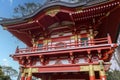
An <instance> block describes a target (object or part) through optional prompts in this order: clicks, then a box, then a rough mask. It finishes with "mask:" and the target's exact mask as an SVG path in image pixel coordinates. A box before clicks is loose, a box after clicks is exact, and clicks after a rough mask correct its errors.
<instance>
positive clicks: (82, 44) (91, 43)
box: [16, 35, 112, 54]
mask: <svg viewBox="0 0 120 80" xmlns="http://www.w3.org/2000/svg"><path fill="white" fill-rule="evenodd" d="M111 44H112V41H111V37H110V36H109V35H108V36H107V37H105V38H98V39H93V40H84V41H74V42H68V43H64V42H62V41H61V42H59V43H58V44H52V43H51V45H45V46H40V47H29V48H20V49H19V48H17V49H16V54H24V53H31V52H32V53H34V52H38V51H39V52H45V51H47V52H48V51H58V50H70V49H76V48H91V47H99V46H106V45H111Z"/></svg>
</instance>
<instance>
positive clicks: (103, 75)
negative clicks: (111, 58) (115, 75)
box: [99, 60, 106, 80]
mask: <svg viewBox="0 0 120 80" xmlns="http://www.w3.org/2000/svg"><path fill="white" fill-rule="evenodd" d="M99 73H100V80H106V73H105V69H104V66H103V61H102V60H100V71H99Z"/></svg>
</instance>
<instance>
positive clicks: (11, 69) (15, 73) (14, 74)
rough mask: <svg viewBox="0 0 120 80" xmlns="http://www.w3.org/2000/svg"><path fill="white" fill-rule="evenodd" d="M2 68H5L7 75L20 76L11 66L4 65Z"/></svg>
mask: <svg viewBox="0 0 120 80" xmlns="http://www.w3.org/2000/svg"><path fill="white" fill-rule="evenodd" d="M2 70H3V72H4V74H5V75H7V76H10V77H17V76H18V72H17V71H16V70H15V69H13V68H12V67H10V66H2Z"/></svg>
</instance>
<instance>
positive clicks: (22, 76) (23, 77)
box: [21, 72, 25, 80]
mask: <svg viewBox="0 0 120 80" xmlns="http://www.w3.org/2000/svg"><path fill="white" fill-rule="evenodd" d="M21 80H25V73H24V72H23V73H22V74H21Z"/></svg>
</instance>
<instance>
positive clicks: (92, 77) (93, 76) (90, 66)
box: [89, 65, 95, 80]
mask: <svg viewBox="0 0 120 80" xmlns="http://www.w3.org/2000/svg"><path fill="white" fill-rule="evenodd" d="M89 77H90V80H95V73H94V69H93V65H89Z"/></svg>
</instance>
